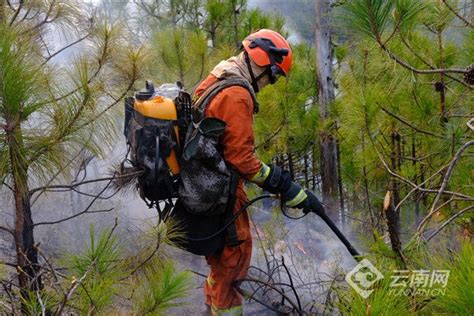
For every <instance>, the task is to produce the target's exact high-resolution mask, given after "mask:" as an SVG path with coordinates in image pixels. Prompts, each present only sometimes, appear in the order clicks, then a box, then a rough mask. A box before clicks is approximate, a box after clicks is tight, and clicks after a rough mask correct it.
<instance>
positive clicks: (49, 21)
mask: <svg viewBox="0 0 474 316" xmlns="http://www.w3.org/2000/svg"><path fill="white" fill-rule="evenodd" d="M55 5H56V0H52V1H51V3H50V4H49V8H48V11H47V12H46V15H45V17H44V19H43V20H42V21H41V22H39V23H38V24H36V25H34V26H32V27H31V28H29V29H27V30H25V31H23V32H21V34H26V33H30V32H32V31H34V30H35V29H37V28H40V27H41V26H43V25H45V24H48V23H52V22H54V21H56V19H57V18H58V17H59V14H60V11H59V10H58V12H57V13H56V16H55V17H54V18H52V19H51V20H50V19H49V17H50V15H51V13H52V12H53V8H54V6H55Z"/></svg>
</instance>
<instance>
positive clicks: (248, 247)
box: [195, 74, 264, 315]
mask: <svg viewBox="0 0 474 316" xmlns="http://www.w3.org/2000/svg"><path fill="white" fill-rule="evenodd" d="M216 80H217V79H216V77H215V76H214V75H212V74H211V75H209V76H208V77H207V78H206V79H205V80H204V81H203V82H202V83H201V84H200V85H199V87H198V88H197V89H196V91H195V94H196V95H197V96H200V95H201V94H202V93H203V92H204V91H205V90H206V89H207V88H208V87H210V86H211V85H212V84H213V83H214V82H215V81H216ZM253 113H254V104H253V100H252V97H251V95H250V93H249V91H247V89H245V88H243V87H240V86H231V87H228V88H225V89H224V90H222V91H221V92H219V93H218V94H217V95H216V96H215V97H214V98H213V99H212V100H211V102H210V103H209V105H208V107H207V109H206V111H205V113H204V114H205V116H211V117H216V118H218V119H220V120H222V121H224V122H225V123H226V124H227V126H226V129H225V131H224V133H223V135H222V136H221V139H220V145H221V146H222V148H223V153H222V154H223V157H224V159H225V161H226V162H227V163H228V164H229V165H231V166H232V167H233V168H235V170H236V171H237V172H238V173H239V174H240V176H241V179H240V182H239V184H238V187H237V192H236V202H235V205H234V209H233V211H234V213H235V212H237V211H238V210H239V209H240V208H241V207H242V206H243V204H245V203H246V202H247V201H248V198H247V195H246V193H245V190H244V180H243V179H245V180H253V178H255V177H256V175H258V174H259V173H260V172H261V169H262V166H264V165H263V164H262V163H261V162H260V160H259V159H258V158H257V157H256V156H255V154H254V135H253ZM235 225H236V231H237V238H238V240H239V241H240V242H241V244H239V245H238V246H233V247H230V246H225V248H224V250H223V252H222V253H221V254H219V255H214V256H206V260H207V263H208V264H209V265H210V267H211V272H210V274H209V276H208V278H207V280H206V282H205V286H204V293H205V296H206V305H208V306H210V307H211V311H212V314H213V315H240V314H241V313H242V298H241V296H240V295H239V294H238V293H237V291H236V290H235V289H234V287H233V282H234V281H235V280H238V279H240V278H244V277H245V276H246V275H247V271H248V268H249V265H250V258H251V255H252V239H251V235H250V224H249V217H248V214H247V212H243V213H242V214H241V215H240V216H239V217H237V219H236V221H235Z"/></svg>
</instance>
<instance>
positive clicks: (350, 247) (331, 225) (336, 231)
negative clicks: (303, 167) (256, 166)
mask: <svg viewBox="0 0 474 316" xmlns="http://www.w3.org/2000/svg"><path fill="white" fill-rule="evenodd" d="M271 198H274V195H271V194H264V195H260V196H257V197H256V198H253V199H251V200H250V201H248V202H247V203H245V204H244V205H242V207H241V208H240V209H239V210H238V211H237V212H236V213H235V214H234V216H233V217H232V218H231V219H230V220H229V221H228V222H227V223H225V224H224V226H222V227H221V228H220V229H219V230H218V231H216V232H215V233H213V234H211V235H209V236H205V237H201V238H189V237H188V238H186V239H187V240H189V241H194V242H196V241H205V240H209V239H212V238H214V237H216V236H218V235H219V234H221V233H223V232H224V231H225V230H226V229H227V228H228V227H229V226H230V225H231V224H232V223H233V222H234V221H235V220H236V219H237V217H239V216H240V214H242V213H243V212H244V211H245V210H246V209H247V208H248V207H249V206H250V205H252V204H253V203H255V202H257V201H259V200H263V199H271ZM315 214H317V215H318V216H319V217H321V219H322V220H323V221H324V222H325V223H326V224H327V225H328V226H329V228H331V230H332V231H333V232H334V234H336V236H337V237H338V238H339V240H340V241H341V242H342V243H343V244H344V246H346V248H347V250H348V251H349V253H350V254H351V255H352V256H353V257H354V258H355V259H356V260H357V261H358V260H359V259H358V257H359V256H360V253H359V252H358V251H357V250H356V249H355V247H354V246H353V245H352V244H351V243H350V242H349V240H347V238H346V236H344V234H343V233H342V232H341V231H340V230H339V228H338V227H337V226H336V224H334V222H333V221H332V220H331V219H330V218H329V216H328V215H327V214H326V213H323V214H318V213H315ZM290 218H291V217H290Z"/></svg>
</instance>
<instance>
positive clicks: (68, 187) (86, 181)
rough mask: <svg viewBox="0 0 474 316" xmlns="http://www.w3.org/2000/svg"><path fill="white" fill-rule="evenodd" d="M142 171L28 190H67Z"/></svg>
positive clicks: (133, 174) (33, 192) (34, 191)
mask: <svg viewBox="0 0 474 316" xmlns="http://www.w3.org/2000/svg"><path fill="white" fill-rule="evenodd" d="M141 173H142V171H137V172H130V173H126V174H120V175H117V174H115V175H113V176H111V177H105V178H98V179H92V180H85V181H82V182H77V183H72V184H61V185H47V186H43V187H38V188H34V189H32V190H30V195H33V194H35V193H36V192H38V191H48V190H51V189H67V190H69V191H70V190H73V189H74V188H77V187H78V186H81V185H85V184H90V183H96V182H103V181H113V180H116V179H120V178H127V177H131V176H135V175H139V174H141Z"/></svg>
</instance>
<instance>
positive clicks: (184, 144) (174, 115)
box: [121, 81, 360, 260]
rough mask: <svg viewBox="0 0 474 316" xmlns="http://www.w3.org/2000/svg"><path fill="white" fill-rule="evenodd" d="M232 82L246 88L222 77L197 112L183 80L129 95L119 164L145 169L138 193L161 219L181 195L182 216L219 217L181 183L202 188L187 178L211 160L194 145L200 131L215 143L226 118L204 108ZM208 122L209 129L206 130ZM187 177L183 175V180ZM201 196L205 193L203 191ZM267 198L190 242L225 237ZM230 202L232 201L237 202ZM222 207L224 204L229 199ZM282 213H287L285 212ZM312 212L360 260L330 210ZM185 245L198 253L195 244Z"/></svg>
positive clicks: (250, 203) (240, 211)
mask: <svg viewBox="0 0 474 316" xmlns="http://www.w3.org/2000/svg"><path fill="white" fill-rule="evenodd" d="M233 85H240V86H244V87H246V85H248V83H246V82H240V81H223V82H220V83H218V84H216V85H215V87H211V89H209V90H210V91H208V95H209V97H207V98H203V99H204V100H201V102H199V100H198V101H197V102H196V103H197V105H202V104H201V103H203V104H204V106H202V107H201V112H200V113H196V109H193V103H192V101H191V96H190V95H189V94H188V93H187V92H185V91H184V90H183V89H182V88H183V87H182V85H181V83H179V82H177V83H176V84H164V85H161V86H160V87H158V88H157V89H155V87H154V86H153V83H152V82H151V81H146V85H145V89H144V90H140V91H139V92H137V93H135V96H134V97H129V98H126V99H125V125H124V135H125V137H126V141H127V146H128V151H127V157H126V159H125V160H124V161H123V162H122V164H121V173H122V174H124V173H125V172H124V169H125V167H124V164H125V162H128V163H129V164H130V165H131V166H132V168H131V169H133V170H134V171H141V173H140V175H139V176H138V179H137V180H138V181H137V188H138V191H139V194H140V197H141V198H142V199H143V200H144V201H145V203H146V204H147V205H148V207H150V208H152V207H155V208H156V209H157V211H158V215H159V219H160V221H161V220H162V219H165V218H166V217H167V216H168V215H169V213H170V211H171V210H172V209H173V207H174V206H175V202H174V201H176V199H177V198H180V200H182V201H181V203H180V204H183V203H185V202H186V200H188V203H187V204H188V207H186V211H188V213H187V215H186V216H185V217H184V218H183V219H184V220H186V218H188V219H189V218H191V217H192V218H203V219H204V222H202V219H200V220H199V221H200V222H201V223H202V224H201V225H204V224H205V222H208V221H212V220H213V218H215V217H216V214H217V213H216V210H215V208H214V209H206V210H197V209H194V210H193V209H192V208H191V207H189V205H191V204H192V200H199V199H200V198H201V197H199V196H194V197H193V196H189V195H187V194H186V193H187V190H186V186H183V183H184V185H186V184H188V185H189V186H193V185H194V187H191V188H190V189H191V190H190V191H192V192H199V189H200V187H202V185H201V184H200V183H199V181H198V180H196V179H192V180H193V181H186V178H189V176H190V175H195V174H196V173H199V170H198V169H200V168H201V167H202V166H204V165H206V166H208V165H209V163H208V162H205V163H204V164H201V163H200V162H199V159H200V158H199V157H200V156H202V155H197V156H199V157H197V156H196V148H198V149H199V144H201V143H202V141H199V142H196V140H197V139H196V134H199V133H201V134H202V135H201V137H204V138H206V139H207V140H206V141H205V142H204V143H207V144H209V142H212V141H213V142H214V143H216V144H214V145H217V139H218V136H219V135H218V134H215V135H214V134H213V133H215V131H216V130H221V131H223V128H225V123H224V125H223V126H221V125H220V124H222V123H223V122H222V121H221V122H218V121H219V120H217V119H215V121H212V118H203V111H204V109H205V107H206V106H207V104H208V103H209V101H210V100H211V98H212V96H213V95H215V94H217V93H218V92H219V91H220V90H222V89H224V88H226V87H228V86H233ZM193 116H194V117H200V120H199V121H197V122H194V121H193ZM193 123H194V124H193ZM216 124H217V125H216ZM206 126H207V129H208V130H209V131H208V132H207V133H206ZM196 127H198V129H197V130H194V131H193V128H194V129H195V128H196ZM217 127H219V129H217ZM190 136H193V137H190ZM193 141H194V142H193ZM190 152H193V153H194V156H193V155H190V154H189V153H190ZM198 153H199V151H198ZM214 155H217V156H219V155H218V153H214ZM187 156H189V158H188V159H186V157H187ZM128 157H129V158H128ZM202 158H204V160H206V161H208V160H209V159H208V158H209V157H201V159H202ZM212 158H214V159H213V160H216V159H215V158H219V157H216V156H214V157H212ZM196 163H197V165H196V166H194V165H193V164H196ZM200 166H201V167H200ZM193 168H194V169H193ZM196 168H197V169H196ZM188 169H189V170H188ZM216 171H218V172H217V174H221V175H222V174H223V173H225V172H223V171H225V170H212V169H211V170H206V172H207V173H212V172H214V173H215V172H216ZM183 177H184V179H182V178H183ZM228 178H229V181H228V180H226V179H227V178H225V177H224V178H223V179H217V180H218V181H221V182H222V181H224V182H226V181H227V182H233V181H235V179H233V177H230V176H229V177H228ZM195 182H197V183H195ZM213 187H222V185H220V184H219V182H216V185H214V186H213ZM180 188H181V190H180ZM188 191H189V190H188ZM180 192H181V194H180ZM307 193H308V194H313V193H312V192H310V191H307ZM219 194H221V193H219ZM198 195H202V194H200V193H199V194H198ZM207 195H209V194H207ZM226 195H227V193H226ZM208 197H209V196H208ZM266 198H274V196H273V195H261V196H258V197H256V198H254V199H252V200H251V201H249V202H248V203H247V204H245V205H244V206H243V207H242V208H241V209H240V210H239V211H237V212H236V213H235V214H232V213H230V216H225V221H220V224H219V225H218V226H217V227H219V229H214V230H212V232H211V233H207V234H205V236H202V235H201V236H199V237H197V238H192V237H190V236H188V240H189V241H190V242H192V243H204V244H210V243H212V242H211V240H213V239H216V238H218V237H219V236H220V237H222V236H224V234H225V232H226V230H227V229H228V228H229V227H230V226H231V225H232V224H233V223H234V221H235V220H236V219H237V217H238V216H239V215H240V214H241V213H243V212H244V211H245V210H246V209H247V208H248V207H249V206H251V205H252V204H253V203H255V202H257V201H259V200H262V199H266ZM230 201H232V200H230ZM160 202H164V204H165V207H164V209H163V210H161V207H160ZM194 202H195V201H194ZM224 202H225V201H224ZM224 202H223V203H224ZM229 203H231V204H233V201H232V202H229ZM198 204H202V203H198ZM223 206H224V209H225V208H226V207H225V203H224V204H223ZM221 208H222V207H221ZM227 208H229V207H227ZM230 209H232V207H230ZM282 211H283V210H282ZM206 213H207V214H206ZM283 213H284V214H285V212H284V211H283ZM314 213H315V214H317V215H318V216H319V217H320V218H321V219H322V220H323V221H324V222H325V223H326V224H327V225H328V226H329V228H330V229H331V230H332V231H333V232H334V234H336V236H337V237H338V238H339V240H340V241H341V242H342V243H343V244H344V246H345V247H346V248H347V250H348V251H349V253H350V254H351V255H352V256H353V257H354V258H355V259H356V260H358V257H359V256H360V254H359V252H358V251H357V250H356V249H355V248H354V246H353V245H352V244H351V243H350V242H349V241H348V240H347V238H346V237H345V236H344V235H343V234H342V232H341V231H340V230H339V228H338V227H337V226H336V224H335V223H334V222H333V221H332V220H331V219H330V218H329V216H328V215H327V214H326V212H318V213H316V212H314ZM285 215H286V214H285ZM286 216H288V215H286ZM288 217H289V216H288ZM290 218H291V217H290ZM193 224H195V223H193ZM192 226H195V225H192ZM221 239H222V238H221ZM189 248H193V247H189ZM187 250H189V251H191V252H193V253H196V252H195V249H187ZM196 254H202V253H196Z"/></svg>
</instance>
